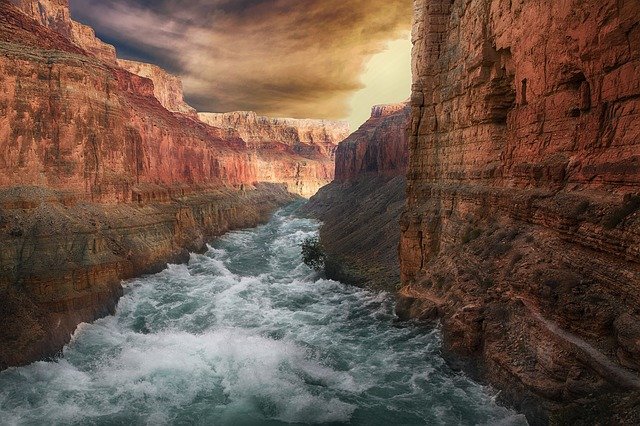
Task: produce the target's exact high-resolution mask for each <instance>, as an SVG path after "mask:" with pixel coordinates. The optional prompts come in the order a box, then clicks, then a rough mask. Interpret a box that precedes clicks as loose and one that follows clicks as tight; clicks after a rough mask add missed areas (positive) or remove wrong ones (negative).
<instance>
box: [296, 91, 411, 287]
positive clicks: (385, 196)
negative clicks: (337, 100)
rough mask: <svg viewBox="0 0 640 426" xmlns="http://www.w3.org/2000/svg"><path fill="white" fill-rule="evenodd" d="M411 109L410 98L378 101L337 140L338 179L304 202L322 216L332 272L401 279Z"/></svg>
mask: <svg viewBox="0 0 640 426" xmlns="http://www.w3.org/2000/svg"><path fill="white" fill-rule="evenodd" d="M410 112H411V110H410V108H409V107H408V105H407V104H406V103H402V104H392V105H378V106H374V107H373V109H372V113H371V118H370V119H369V120H368V121H367V122H366V123H364V124H363V125H362V126H361V127H360V128H359V129H358V130H357V131H356V132H354V133H353V134H352V135H350V136H349V137H348V138H347V139H345V140H344V141H343V142H342V143H340V145H339V146H338V149H337V150H336V169H335V173H336V179H335V180H334V181H333V182H332V183H331V184H329V185H327V186H325V187H324V188H322V189H320V191H318V193H317V194H316V195H315V196H314V197H312V198H311V200H310V202H309V203H308V205H307V206H306V207H305V211H306V212H307V213H309V214H311V215H312V216H314V217H317V218H318V219H320V220H322V222H323V224H322V227H321V228H320V240H321V243H322V245H323V247H324V250H325V252H326V254H327V261H326V265H325V266H326V268H325V269H326V274H327V276H329V277H330V278H333V279H338V280H340V281H342V282H348V283H351V284H356V285H360V286H366V287H369V288H374V289H381V290H386V291H395V289H396V287H397V286H398V285H399V283H400V269H399V262H398V252H397V247H398V243H399V240H400V228H399V218H400V214H401V213H402V209H403V207H404V194H405V184H406V179H405V173H406V168H407V161H408V143H407V131H406V130H407V127H408V119H409V115H410Z"/></svg>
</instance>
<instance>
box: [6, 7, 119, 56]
mask: <svg viewBox="0 0 640 426" xmlns="http://www.w3.org/2000/svg"><path fill="white" fill-rule="evenodd" d="M9 2H10V3H13V4H14V5H15V6H17V7H18V9H20V10H21V11H22V12H24V13H25V14H26V15H27V16H29V17H30V18H32V19H33V20H35V21H36V22H37V23H39V24H40V25H42V26H44V27H47V28H50V29H51V30H53V31H55V32H56V33H57V34H60V35H62V36H63V37H64V38H66V39H68V40H70V41H71V42H72V43H73V44H75V45H76V46H78V47H80V48H82V49H84V50H85V51H86V52H87V53H89V54H90V55H92V56H95V57H97V58H99V59H100V60H102V61H105V62H109V63H111V64H113V63H115V60H116V49H115V48H114V47H113V46H111V45H110V44H107V43H104V42H102V41H101V40H100V39H99V38H97V37H96V34H95V31H93V28H91V27H88V26H86V25H83V24H81V23H79V22H76V21H73V20H72V19H71V13H70V12H69V0H9Z"/></svg>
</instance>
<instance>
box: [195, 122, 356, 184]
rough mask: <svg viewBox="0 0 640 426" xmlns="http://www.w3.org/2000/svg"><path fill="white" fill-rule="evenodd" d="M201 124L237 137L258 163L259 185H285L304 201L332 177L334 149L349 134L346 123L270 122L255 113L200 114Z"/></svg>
mask: <svg viewBox="0 0 640 426" xmlns="http://www.w3.org/2000/svg"><path fill="white" fill-rule="evenodd" d="M198 117H199V118H200V120H202V121H203V122H204V123H207V124H209V125H211V126H214V127H219V128H221V129H227V131H228V132H229V136H232V135H239V136H240V137H241V138H242V139H243V140H244V141H246V142H247V145H248V147H249V148H250V149H251V150H252V151H253V152H255V153H256V154H257V155H258V157H259V159H258V161H259V165H258V167H257V179H258V180H259V181H260V182H285V183H286V184H287V186H288V188H289V190H290V191H292V192H294V193H297V194H300V195H302V196H303V197H310V196H312V195H314V194H315V193H316V192H317V191H318V189H320V188H321V187H323V186H324V185H326V184H328V183H329V182H331V181H332V180H333V177H334V161H333V158H334V152H335V150H336V145H337V144H338V143H339V142H340V141H342V140H343V139H345V138H346V137H347V136H348V134H349V125H348V123H346V122H336V121H328V120H297V119H291V118H269V117H261V116H258V115H257V114H256V113H254V112H244V111H240V112H231V113H220V114H217V113H200V114H198Z"/></svg>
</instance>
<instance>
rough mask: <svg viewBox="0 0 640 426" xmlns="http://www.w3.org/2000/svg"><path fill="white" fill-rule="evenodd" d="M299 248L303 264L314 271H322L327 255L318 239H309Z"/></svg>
mask: <svg viewBox="0 0 640 426" xmlns="http://www.w3.org/2000/svg"><path fill="white" fill-rule="evenodd" d="M300 246H301V247H302V261H303V262H304V264H305V265H307V266H308V267H310V268H312V269H315V270H316V271H322V269H324V265H325V262H326V260H327V255H326V254H325V252H324V249H323V248H322V244H321V243H320V239H319V238H318V237H309V238H307V239H306V240H304V241H303V242H302V244H301V245H300Z"/></svg>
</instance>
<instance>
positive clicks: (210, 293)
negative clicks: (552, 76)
mask: <svg viewBox="0 0 640 426" xmlns="http://www.w3.org/2000/svg"><path fill="white" fill-rule="evenodd" d="M298 205H299V204H293V205H290V206H288V207H285V208H283V209H281V210H279V211H278V212H277V213H275V214H274V216H273V217H272V219H271V220H270V222H269V223H267V224H265V225H262V226H259V227H257V228H254V229H249V230H242V231H236V232H231V233H229V234H227V235H226V236H224V237H222V238H220V239H218V240H217V241H216V242H215V243H214V244H212V246H210V247H209V250H208V251H207V252H206V253H204V254H193V255H191V259H190V261H189V263H188V264H186V265H170V266H169V267H168V268H167V269H166V270H164V271H163V272H161V273H159V274H155V275H151V276H145V277H141V278H138V279H134V280H130V281H127V282H125V283H124V284H123V285H124V286H125V295H124V297H123V298H122V299H121V300H120V303H119V305H118V309H117V312H116V315H115V316H112V317H107V318H104V319H101V320H98V321H96V322H94V323H92V324H82V325H81V326H80V327H79V328H78V330H77V331H76V333H75V334H74V336H73V339H72V341H71V342H70V343H69V344H68V345H67V346H66V347H65V349H64V353H63V356H62V357H60V358H58V359H56V360H54V361H48V362H37V363H34V364H32V365H29V366H26V367H21V368H12V369H9V370H6V371H4V372H2V373H0V424H3V425H4V424H7V425H13V424H16V425H18V424H19V425H22V424H33V425H40V424H47V425H50V424H77V425H120V424H121V425H135V424H149V425H162V424H176V425H181V424H185V425H187V424H203V425H262V424H264V425H279V424H308V423H325V424H357V425H418V424H428V425H477V424H480V425H481V424H485V425H495V424H502V425H524V424H526V421H525V420H524V417H523V416H521V415H518V414H516V413H514V412H513V411H511V410H508V409H506V408H503V407H501V406H499V405H497V404H496V403H495V391H492V390H491V389H489V388H487V387H485V386H481V385H479V384H477V383H475V382H473V381H472V380H470V379H469V378H467V377H466V376H465V375H463V374H461V373H456V372H453V371H452V370H450V369H449V368H448V367H447V365H446V364H445V362H444V360H443V359H442V357H441V356H440V354H439V351H440V342H441V337H440V334H439V332H438V330H437V329H433V330H425V329H423V328H419V327H416V326H414V325H411V324H402V323H398V322H397V321H396V320H395V317H394V312H393V306H394V301H393V298H392V297H391V295H388V294H377V293H372V292H369V291H367V290H363V289H359V288H355V287H350V286H346V285H343V284H341V283H339V282H335V281H330V280H326V279H321V278H319V277H318V275H317V274H316V273H314V272H313V271H311V270H310V269H309V268H307V267H306V266H305V265H304V264H303V263H302V261H301V255H300V247H299V244H300V243H301V242H302V241H303V240H304V239H305V238H306V237H309V236H312V235H315V234H317V230H318V226H319V224H318V223H317V222H316V221H313V220H310V219H305V218H302V217H299V216H297V215H296V208H297V207H298Z"/></svg>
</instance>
